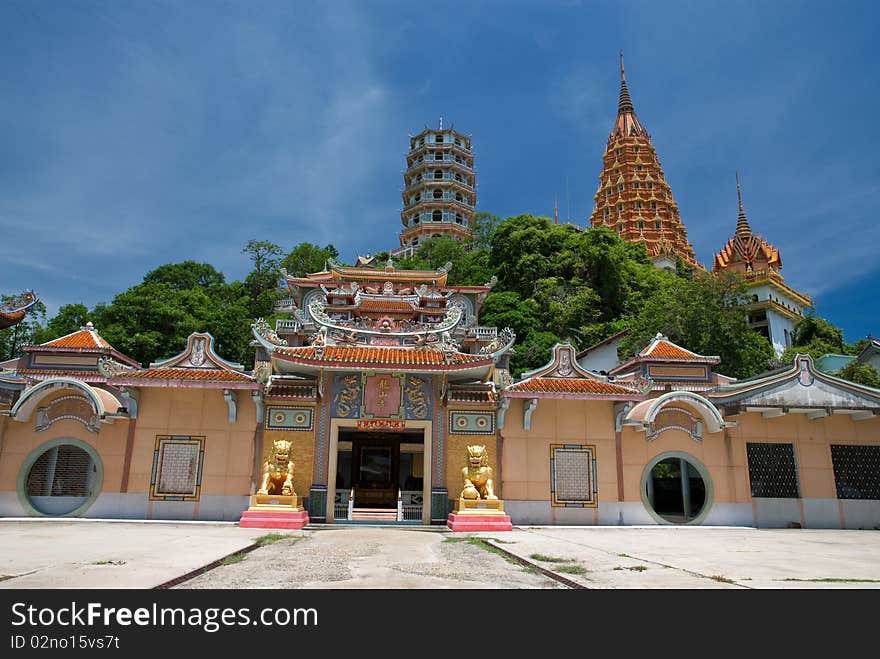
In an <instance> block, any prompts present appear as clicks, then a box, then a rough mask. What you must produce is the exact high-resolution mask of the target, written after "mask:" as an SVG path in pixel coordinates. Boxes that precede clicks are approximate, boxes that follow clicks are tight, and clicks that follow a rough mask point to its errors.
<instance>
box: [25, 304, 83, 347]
mask: <svg viewBox="0 0 880 659" xmlns="http://www.w3.org/2000/svg"><path fill="white" fill-rule="evenodd" d="M89 320H90V318H89V308H88V307H87V306H86V305H84V304H65V305H62V306H61V307H60V308H59V309H58V313H57V314H55V315H54V316H53V317H52V318H50V319H49V322H47V323H46V327H44V328H40V330H39V332H37V335H36V336H35V340H36V343H46V342H47V341H51V340H52V339H57V338H59V337H62V336H66V335H68V334H71V333H73V332H76V331H77V330H79V329H81V328H82V327H85V324H86V323H87V322H89Z"/></svg>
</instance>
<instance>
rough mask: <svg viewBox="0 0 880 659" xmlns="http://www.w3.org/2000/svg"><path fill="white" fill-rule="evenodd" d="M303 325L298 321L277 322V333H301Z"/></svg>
mask: <svg viewBox="0 0 880 659" xmlns="http://www.w3.org/2000/svg"><path fill="white" fill-rule="evenodd" d="M301 327H302V324H301V323H300V322H299V321H298V320H289V319H288V320H280V319H279V320H276V321H275V333H276V334H277V333H280V332H299V330H300V328H301Z"/></svg>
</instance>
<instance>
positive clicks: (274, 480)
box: [257, 439, 296, 496]
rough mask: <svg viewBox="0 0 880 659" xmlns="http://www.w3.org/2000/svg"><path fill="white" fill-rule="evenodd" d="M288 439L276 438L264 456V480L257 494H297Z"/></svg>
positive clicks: (290, 443)
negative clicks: (294, 487) (294, 486)
mask: <svg viewBox="0 0 880 659" xmlns="http://www.w3.org/2000/svg"><path fill="white" fill-rule="evenodd" d="M291 445H292V442H291V441H290V440H288V439H276V440H275V441H274V442H273V444H272V446H270V447H269V448H267V449H266V452H265V454H264V457H263V480H262V481H261V483H260V489H259V490H257V494H281V495H283V496H296V492H294V491H293V462H292V461H291V460H290V447H291Z"/></svg>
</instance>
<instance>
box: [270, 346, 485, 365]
mask: <svg viewBox="0 0 880 659" xmlns="http://www.w3.org/2000/svg"><path fill="white" fill-rule="evenodd" d="M275 354H276V355H278V356H279V357H294V358H298V359H300V360H307V361H316V362H356V363H362V364H390V365H394V366H463V365H474V366H477V365H483V364H489V363H491V362H492V357H490V356H487V355H468V354H464V353H461V352H453V353H452V361H451V362H450V363H447V362H446V358H445V353H444V352H443V351H440V350H418V349H414V348H386V347H380V346H357V347H347V346H326V347H325V348H324V351H323V353H322V355H321V356H318V355H317V349H316V347H315V346H304V347H301V348H277V349H276V350H275Z"/></svg>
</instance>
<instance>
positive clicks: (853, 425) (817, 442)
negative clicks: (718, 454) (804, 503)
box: [727, 412, 880, 501]
mask: <svg viewBox="0 0 880 659" xmlns="http://www.w3.org/2000/svg"><path fill="white" fill-rule="evenodd" d="M728 420H729V421H739V425H738V426H736V427H735V428H730V429H728V431H727V432H728V434H729V435H730V437H731V441H732V445H733V459H734V464H735V465H736V472H737V474H736V496H737V500H738V501H751V496H750V492H749V484H748V462H747V459H746V444H747V443H749V442H780V443H791V444H794V454H795V461H796V463H797V466H798V481H799V485H800V492H801V497H803V498H817V499H834V498H836V497H837V489H836V486H835V483H834V469H833V464H832V461H831V444H875V445H876V444H880V417H875V418H873V419H866V420H863V421H853V420H852V419H851V418H850V417H849V415H845V414H832V415H831V416H828V417H825V418H823V419H814V420H810V419H808V418H807V416H806V415H805V414H786V415H785V416H781V417H776V418H772V419H765V418H764V417H763V415H761V414H760V413H757V412H751V413H748V414H740V415H738V416H735V417H730V418H729V419H728Z"/></svg>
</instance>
